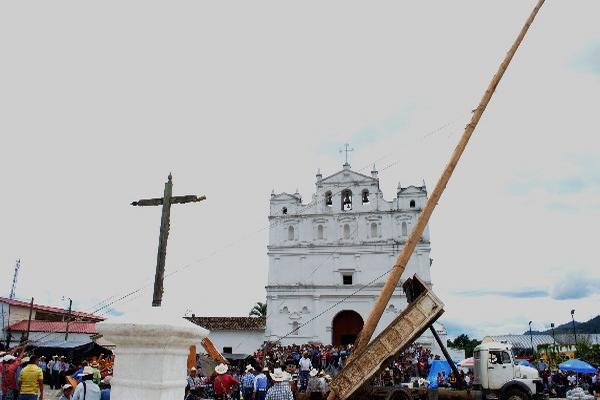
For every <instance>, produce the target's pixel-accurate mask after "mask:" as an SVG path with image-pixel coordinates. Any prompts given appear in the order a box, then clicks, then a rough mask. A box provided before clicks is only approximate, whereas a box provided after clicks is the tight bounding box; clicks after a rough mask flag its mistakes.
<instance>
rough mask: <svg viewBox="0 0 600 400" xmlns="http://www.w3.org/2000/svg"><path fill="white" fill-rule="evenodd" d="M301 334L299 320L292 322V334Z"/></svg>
mask: <svg viewBox="0 0 600 400" xmlns="http://www.w3.org/2000/svg"><path fill="white" fill-rule="evenodd" d="M299 334H300V324H299V323H298V321H294V322H292V335H299Z"/></svg>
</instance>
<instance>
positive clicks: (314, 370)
mask: <svg viewBox="0 0 600 400" xmlns="http://www.w3.org/2000/svg"><path fill="white" fill-rule="evenodd" d="M318 374H319V371H317V369H316V368H313V369H311V370H310V376H317V375H318Z"/></svg>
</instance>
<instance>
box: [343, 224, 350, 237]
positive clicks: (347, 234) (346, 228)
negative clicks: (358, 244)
mask: <svg viewBox="0 0 600 400" xmlns="http://www.w3.org/2000/svg"><path fill="white" fill-rule="evenodd" d="M344 239H350V225H348V224H344Z"/></svg>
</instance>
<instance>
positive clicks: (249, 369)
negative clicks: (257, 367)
mask: <svg viewBox="0 0 600 400" xmlns="http://www.w3.org/2000/svg"><path fill="white" fill-rule="evenodd" d="M253 369H254V368H253V367H252V365H250V364H248V365H246V372H250V371H252V370H253Z"/></svg>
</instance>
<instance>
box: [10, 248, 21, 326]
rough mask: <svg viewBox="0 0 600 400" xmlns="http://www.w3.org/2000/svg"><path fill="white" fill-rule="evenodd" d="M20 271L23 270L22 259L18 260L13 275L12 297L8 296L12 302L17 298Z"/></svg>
mask: <svg viewBox="0 0 600 400" xmlns="http://www.w3.org/2000/svg"><path fill="white" fill-rule="evenodd" d="M19 269H21V259H20V258H18V259H17V262H16V263H15V273H14V275H13V282H12V286H11V287H10V295H9V296H8V298H9V299H11V300H13V299H14V298H15V291H16V290H17V278H18V276H19ZM9 325H10V321H9Z"/></svg>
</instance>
